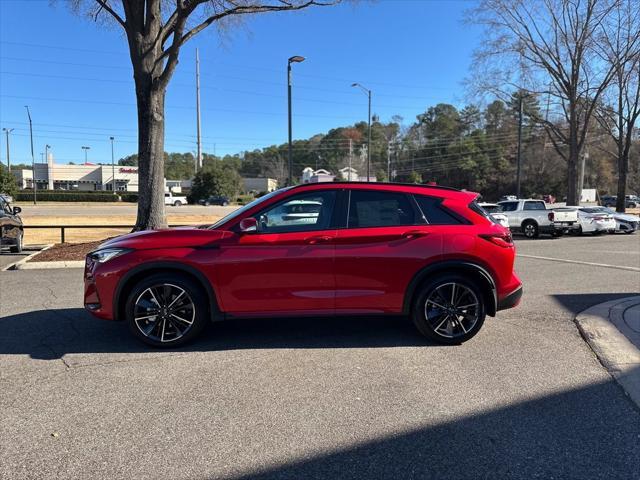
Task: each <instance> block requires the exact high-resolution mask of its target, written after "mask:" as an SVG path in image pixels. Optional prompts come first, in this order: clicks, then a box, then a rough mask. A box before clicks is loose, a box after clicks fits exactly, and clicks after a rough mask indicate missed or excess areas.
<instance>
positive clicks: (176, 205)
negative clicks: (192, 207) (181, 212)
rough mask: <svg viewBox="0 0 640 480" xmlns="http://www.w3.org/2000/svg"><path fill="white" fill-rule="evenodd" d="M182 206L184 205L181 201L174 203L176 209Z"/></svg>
mask: <svg viewBox="0 0 640 480" xmlns="http://www.w3.org/2000/svg"><path fill="white" fill-rule="evenodd" d="M181 205H182V202H181V201H180V200H176V201H175V202H173V206H174V207H180V206H181Z"/></svg>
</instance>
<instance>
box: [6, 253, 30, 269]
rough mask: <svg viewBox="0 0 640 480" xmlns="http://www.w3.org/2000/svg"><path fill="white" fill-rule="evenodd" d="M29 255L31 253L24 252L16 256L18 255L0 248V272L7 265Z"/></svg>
mask: <svg viewBox="0 0 640 480" xmlns="http://www.w3.org/2000/svg"><path fill="white" fill-rule="evenodd" d="M30 253H33V252H24V253H21V254H19V255H18V254H14V253H10V252H9V250H8V249H6V248H4V247H3V248H1V249H0V270H2V269H3V268H4V267H6V266H8V265H11V264H12V263H15V262H17V261H19V260H21V259H22V258H24V257H26V256H27V255H29V254H30Z"/></svg>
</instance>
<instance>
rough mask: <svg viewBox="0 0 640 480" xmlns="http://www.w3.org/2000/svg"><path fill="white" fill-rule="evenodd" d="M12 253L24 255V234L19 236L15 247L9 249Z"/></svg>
mask: <svg viewBox="0 0 640 480" xmlns="http://www.w3.org/2000/svg"><path fill="white" fill-rule="evenodd" d="M9 251H10V252H11V253H22V232H20V233H19V234H18V239H17V242H16V244H15V245H12V246H11V247H10V248H9Z"/></svg>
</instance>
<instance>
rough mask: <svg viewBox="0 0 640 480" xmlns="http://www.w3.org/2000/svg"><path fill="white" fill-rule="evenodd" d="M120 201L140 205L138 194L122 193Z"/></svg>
mask: <svg viewBox="0 0 640 480" xmlns="http://www.w3.org/2000/svg"><path fill="white" fill-rule="evenodd" d="M119 195H120V201H122V202H132V203H138V194H137V193H120V194H119Z"/></svg>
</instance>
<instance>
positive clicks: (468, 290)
mask: <svg viewBox="0 0 640 480" xmlns="http://www.w3.org/2000/svg"><path fill="white" fill-rule="evenodd" d="M485 316H486V307H485V300H484V296H483V295H482V292H481V291H480V289H479V288H478V287H477V286H476V285H474V283H473V282H471V281H470V280H468V279H467V278H465V277H462V276H458V275H442V276H439V277H436V278H435V279H434V280H432V281H430V282H427V283H426V284H425V285H424V286H423V287H422V289H421V290H420V292H419V294H418V295H417V296H416V298H415V302H414V304H413V310H412V319H413V323H414V324H415V326H416V328H417V329H418V330H419V331H420V333H422V334H423V335H424V336H425V337H427V338H429V339H431V340H434V341H436V342H438V343H443V344H447V345H457V344H460V343H462V342H466V341H467V340H469V339H470V338H472V337H473V336H474V335H475V334H476V333H478V331H479V330H480V328H481V327H482V324H483V323H484V319H485Z"/></svg>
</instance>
